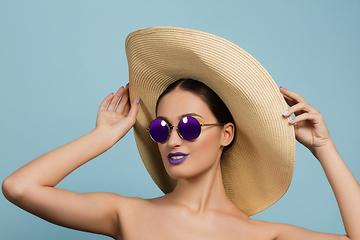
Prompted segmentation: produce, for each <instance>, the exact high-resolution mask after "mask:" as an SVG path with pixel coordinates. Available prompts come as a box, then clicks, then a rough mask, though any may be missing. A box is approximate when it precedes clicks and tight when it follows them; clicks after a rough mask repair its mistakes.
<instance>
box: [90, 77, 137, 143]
mask: <svg viewBox="0 0 360 240" xmlns="http://www.w3.org/2000/svg"><path fill="white" fill-rule="evenodd" d="M139 101H140V98H138V99H135V100H134V101H133V102H132V103H131V104H130V100H129V84H127V85H126V87H125V88H124V87H121V88H119V90H118V91H117V92H116V94H115V95H114V94H113V93H111V94H109V95H108V96H107V97H106V98H105V99H104V101H103V102H102V103H101V105H100V107H99V111H98V115H97V120H96V129H102V130H105V131H109V133H111V135H113V136H115V141H116V142H117V141H118V140H120V139H121V138H122V137H123V136H125V134H126V133H127V132H128V131H129V130H130V129H131V128H132V126H133V125H134V124H135V120H136V115H137V112H138V103H139Z"/></svg>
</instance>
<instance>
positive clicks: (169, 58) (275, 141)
mask: <svg viewBox="0 0 360 240" xmlns="http://www.w3.org/2000/svg"><path fill="white" fill-rule="evenodd" d="M125 45H126V54H127V59H128V64H129V78H130V80H129V87H130V98H131V100H133V99H135V98H137V97H141V103H140V109H139V113H138V116H137V120H136V123H135V126H134V134H135V140H136V144H137V147H138V149H139V153H140V156H141V158H142V160H143V162H144V164H145V167H146V169H147V171H148V172H149V174H150V175H151V177H152V179H153V180H154V182H155V183H156V184H157V185H158V187H159V188H160V189H161V190H162V191H163V192H164V193H169V192H171V191H173V189H174V187H175V185H176V180H174V179H172V178H171V177H169V175H168V174H167V173H166V170H165V167H164V165H163V162H162V160H161V156H160V152H159V149H158V146H157V143H155V142H153V141H152V139H151V137H150V136H149V133H148V131H147V128H148V127H149V125H150V122H151V121H152V120H153V119H155V118H156V113H155V104H156V101H157V99H158V97H159V95H160V94H161V93H162V92H163V91H164V90H165V89H166V87H167V86H168V85H170V84H171V83H172V82H174V81H176V80H178V79H181V78H191V79H195V80H198V81H201V82H203V83H205V84H206V85H207V86H209V87H210V88H211V89H213V90H214V91H215V92H216V93H217V94H218V95H219V96H220V98H221V99H222V100H223V101H224V103H225V104H226V106H227V107H228V108H229V110H230V112H231V114H232V116H233V118H234V120H235V124H236V132H235V133H236V137H235V142H234V144H233V145H232V147H231V148H230V149H229V150H228V151H226V152H225V153H224V154H223V156H222V160H221V170H222V176H223V183H224V186H225V190H226V194H227V196H228V198H229V199H230V200H231V201H232V202H233V203H234V204H235V205H236V206H237V207H238V208H239V209H240V210H241V211H243V212H244V213H245V214H247V215H249V216H250V215H253V214H255V213H258V212H260V211H262V210H264V209H265V208H267V207H269V206H271V205H272V204H274V203H275V202H276V201H278V200H279V199H280V198H281V197H282V196H283V195H284V194H285V192H286V191H287V189H288V187H289V185H290V182H291V178H292V174H293V169H294V159H295V137H294V130H293V127H292V126H291V125H290V124H289V123H288V121H289V119H288V118H284V117H283V116H282V113H283V112H285V111H286V109H287V105H286V103H285V101H284V99H283V97H282V95H281V93H280V91H279V88H278V86H277V85H276V84H275V82H274V80H273V79H272V78H271V76H270V75H269V73H268V72H267V71H266V70H265V69H264V68H263V67H262V66H261V65H260V63H259V62H258V61H256V60H255V59H254V58H253V57H252V56H251V55H250V54H248V53H247V52H245V51H244V50H243V49H241V48H240V47H238V46H237V45H235V44H233V43H231V42H229V41H227V40H225V39H223V38H220V37H217V36H214V35H212V34H208V33H204V32H200V31H195V30H190V29H182V28H174V27H153V28H147V29H140V30H137V31H134V32H132V33H130V34H129V35H128V37H127V39H126V44H125Z"/></svg>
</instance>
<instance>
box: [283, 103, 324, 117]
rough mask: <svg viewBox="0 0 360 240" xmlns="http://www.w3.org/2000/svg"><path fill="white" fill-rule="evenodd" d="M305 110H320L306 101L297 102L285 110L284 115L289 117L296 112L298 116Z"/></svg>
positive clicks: (312, 111) (309, 111) (315, 111)
mask: <svg viewBox="0 0 360 240" xmlns="http://www.w3.org/2000/svg"><path fill="white" fill-rule="evenodd" d="M304 112H307V113H318V112H319V111H318V110H317V109H315V108H314V107H313V106H311V105H310V104H308V103H306V102H300V103H297V104H295V105H293V106H292V107H290V108H289V109H288V110H287V111H285V112H284V113H283V115H284V116H285V117H288V116H290V115H291V114H293V113H295V115H296V116H297V115H299V114H302V113H304Z"/></svg>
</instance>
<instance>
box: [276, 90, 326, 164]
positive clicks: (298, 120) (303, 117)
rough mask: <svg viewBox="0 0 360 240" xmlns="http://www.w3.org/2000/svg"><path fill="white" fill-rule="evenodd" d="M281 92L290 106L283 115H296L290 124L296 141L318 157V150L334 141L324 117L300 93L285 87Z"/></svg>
mask: <svg viewBox="0 0 360 240" xmlns="http://www.w3.org/2000/svg"><path fill="white" fill-rule="evenodd" d="M280 92H281V93H282V95H283V96H284V99H285V101H286V102H287V104H288V105H289V106H290V108H289V109H288V110H287V111H286V112H284V113H283V115H284V116H285V117H288V116H290V115H291V114H293V113H294V114H295V118H293V119H292V120H290V121H289V123H290V124H292V125H294V128H295V137H296V139H297V140H298V141H299V142H300V143H301V144H303V145H304V146H305V147H307V148H308V149H309V150H310V151H311V152H312V153H313V154H314V155H315V157H316V149H317V148H319V147H322V146H325V145H326V144H329V143H330V142H331V141H332V140H331V137H330V134H329V131H328V129H327V127H326V124H325V121H324V119H323V117H322V115H321V114H320V112H319V111H318V110H317V109H315V108H314V107H312V106H311V105H310V104H308V103H307V102H306V101H305V100H304V98H302V97H301V96H300V95H299V94H298V93H294V92H292V91H289V90H287V89H285V88H283V87H280Z"/></svg>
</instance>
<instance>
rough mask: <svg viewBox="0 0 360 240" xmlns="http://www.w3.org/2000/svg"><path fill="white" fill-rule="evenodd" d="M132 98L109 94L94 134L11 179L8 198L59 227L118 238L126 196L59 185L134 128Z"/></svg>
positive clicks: (122, 92) (5, 184)
mask: <svg viewBox="0 0 360 240" xmlns="http://www.w3.org/2000/svg"><path fill="white" fill-rule="evenodd" d="M128 95H129V91H128V87H127V88H123V87H121V88H120V89H119V90H118V92H117V93H116V94H115V95H114V94H110V95H108V96H107V97H106V98H105V99H104V101H103V102H102V104H101V105H100V108H99V112H98V117H97V124H96V128H95V129H94V130H93V131H92V132H90V133H88V134H86V135H85V136H82V137H80V138H79V139H76V140H75V141H73V142H71V143H68V144H66V145H64V146H62V147H59V148H57V149H55V150H53V151H51V152H48V153H46V154H44V155H42V156H40V157H38V158H36V159H34V160H33V161H31V162H29V163H28V164H26V165H25V166H23V167H21V168H20V169H18V170H17V171H16V172H14V173H13V174H12V175H10V176H9V177H8V178H6V179H5V180H4V182H3V185H2V189H3V193H4V195H5V197H6V198H7V199H8V200H9V201H11V202H12V203H14V204H15V205H17V206H19V207H21V208H23V209H24V210H26V211H29V212H30V213H33V214H35V215H37V216H39V217H41V218H43V219H45V220H47V221H50V222H53V223H55V224H58V225H62V226H66V227H69V228H74V229H79V230H84V231H89V232H95V233H100V234H104V235H108V236H112V237H115V236H118V235H119V234H120V233H119V223H118V218H117V212H116V205H117V204H119V203H120V204H121V202H122V201H124V200H123V198H122V197H120V196H118V195H116V194H110V193H87V194H79V193H74V192H71V191H67V190H63V189H57V188H55V186H56V185H57V184H58V183H59V182H60V181H61V180H62V179H63V178H65V177H66V176H67V175H68V174H70V173H71V172H72V171H74V170H75V169H76V168H78V167H80V166H81V165H83V164H84V163H86V162H88V161H90V160H91V159H93V158H95V157H96V156H98V155H100V154H101V153H103V152H105V151H106V150H108V149H109V148H110V147H112V146H113V145H114V144H115V143H116V142H117V141H118V140H119V139H121V138H122V137H123V136H124V135H125V134H126V133H127V132H128V131H129V130H130V128H131V127H132V126H133V125H134V123H135V118H136V114H137V109H138V106H137V103H136V101H134V102H133V103H132V104H131V106H130V103H129V98H128ZM118 102H119V106H118V107H116V104H117V103H118ZM107 105H108V107H107Z"/></svg>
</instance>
